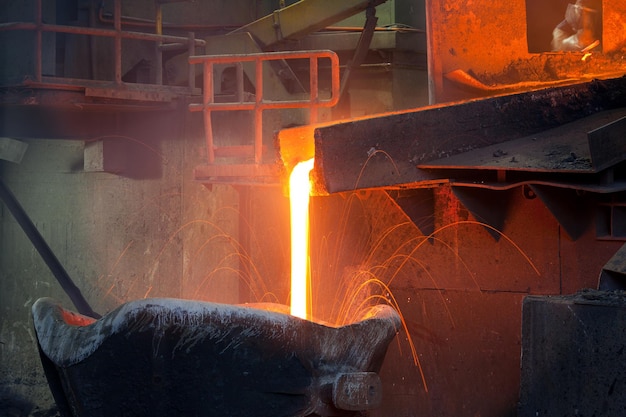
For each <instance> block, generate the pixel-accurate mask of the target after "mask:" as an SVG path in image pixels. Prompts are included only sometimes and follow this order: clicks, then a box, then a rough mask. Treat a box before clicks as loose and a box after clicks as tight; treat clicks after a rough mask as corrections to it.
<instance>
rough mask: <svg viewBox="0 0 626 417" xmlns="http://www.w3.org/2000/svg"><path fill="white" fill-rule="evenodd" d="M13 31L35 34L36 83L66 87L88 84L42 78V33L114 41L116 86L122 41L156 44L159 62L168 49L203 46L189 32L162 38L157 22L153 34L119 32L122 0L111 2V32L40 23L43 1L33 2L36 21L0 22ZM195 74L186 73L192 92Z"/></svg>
mask: <svg viewBox="0 0 626 417" xmlns="http://www.w3.org/2000/svg"><path fill="white" fill-rule="evenodd" d="M155 3H156V4H157V6H158V7H157V12H158V13H160V3H159V2H158V1H157V2H155ZM157 16H158V14H157ZM12 30H28V31H34V32H35V60H34V62H35V68H34V74H33V78H34V81H35V82H36V83H45V84H54V83H55V82H58V83H60V84H65V85H74V86H84V85H85V84H87V85H89V82H90V81H93V80H87V79H71V78H66V77H44V76H43V75H42V66H43V65H42V60H43V59H42V35H43V33H44V32H56V33H68V34H75V35H89V36H98V37H108V38H113V39H114V51H115V53H114V61H113V65H114V71H113V72H114V79H113V80H112V81H114V83H115V85H116V86H121V85H122V40H123V39H138V40H145V41H152V42H155V44H156V45H157V48H156V51H157V52H156V53H157V62H158V63H159V64H160V63H161V62H162V52H163V51H166V50H171V49H174V48H175V49H183V50H184V49H187V50H188V52H189V55H193V54H194V53H195V47H196V46H204V45H205V41H204V40H202V39H195V38H194V34H193V33H192V32H190V33H189V36H188V37H181V36H171V35H163V34H162V31H161V22H160V21H158V20H157V22H156V24H155V31H156V33H144V32H131V31H124V30H122V0H115V1H114V13H113V29H103V28H95V27H84V26H67V25H53V24H47V23H43V18H42V0H36V1H35V22H7V23H0V31H12ZM156 71H157V75H156V84H157V85H162V84H163V79H162V78H163V77H162V69H161V66H160V65H158V66H157V68H156ZM194 79H195V77H194V74H193V73H192V72H191V71H190V72H189V89H190V91H192V90H193V89H194Z"/></svg>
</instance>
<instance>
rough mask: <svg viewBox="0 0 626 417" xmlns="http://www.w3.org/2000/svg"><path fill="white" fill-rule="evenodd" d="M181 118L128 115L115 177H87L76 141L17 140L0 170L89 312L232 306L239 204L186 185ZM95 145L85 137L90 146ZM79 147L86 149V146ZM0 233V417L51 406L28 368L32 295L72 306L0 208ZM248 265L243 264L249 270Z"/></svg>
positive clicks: (189, 154) (225, 192)
mask: <svg viewBox="0 0 626 417" xmlns="http://www.w3.org/2000/svg"><path fill="white" fill-rule="evenodd" d="M186 116H187V115H186V114H185V113H184V112H183V113H179V114H173V113H169V114H167V117H163V114H156V115H154V114H149V115H143V116H137V115H135V116H133V117H131V118H129V119H131V120H128V122H127V123H122V124H121V125H120V134H119V135H111V136H104V137H103V138H101V140H103V141H105V142H106V141H118V142H119V145H120V147H121V148H118V149H122V152H124V153H125V154H126V156H131V157H132V158H125V160H124V164H125V170H124V171H123V172H122V173H121V174H111V173H107V172H86V171H85V170H84V169H83V162H84V149H85V143H86V142H85V141H82V140H81V141H78V140H50V139H47V140H46V139H28V140H25V141H26V142H27V143H28V145H29V147H28V150H27V152H26V155H25V157H24V159H23V160H22V162H21V163H20V164H19V165H18V164H13V163H10V162H6V161H3V163H2V166H1V169H2V179H3V181H4V182H5V183H6V184H7V186H8V187H9V188H10V189H11V190H13V193H14V194H15V196H16V198H17V199H18V200H19V201H20V202H21V204H22V206H23V208H24V210H25V211H26V212H27V214H28V215H29V216H30V217H31V219H32V220H33V222H34V223H35V225H36V226H37V228H38V229H39V231H40V232H41V234H42V235H43V237H44V239H45V240H46V241H47V242H48V244H49V246H50V247H51V249H52V250H53V251H54V252H55V254H56V256H57V257H58V259H59V261H60V262H61V263H62V264H63V265H64V266H65V269H66V270H67V272H68V273H69V275H70V276H71V277H72V278H73V279H74V281H75V283H76V285H77V286H78V287H79V288H80V289H81V290H82V293H83V295H84V296H85V298H86V299H87V300H88V301H89V302H90V303H91V305H92V307H93V309H94V310H95V311H97V312H99V313H101V314H102V313H105V312H107V311H109V310H111V309H113V308H114V307H116V306H118V305H120V304H121V303H123V302H124V301H127V300H132V299H137V298H144V297H181V298H193V299H205V300H212V301H219V302H230V303H232V302H237V301H239V288H240V285H239V284H240V282H241V280H240V277H239V275H238V272H237V271H238V270H239V268H240V263H241V258H242V257H245V256H246V255H244V254H243V252H244V250H243V248H241V247H240V246H238V244H237V242H238V236H239V223H240V219H239V195H238V193H237V191H236V190H234V189H233V188H231V187H228V186H215V187H214V188H213V190H208V189H206V188H205V187H204V186H202V185H201V184H198V183H195V182H193V180H192V178H193V177H192V174H191V170H192V168H193V167H194V166H195V164H197V163H198V162H199V160H200V159H201V153H200V150H201V146H202V141H201V136H199V135H197V133H198V132H197V131H196V134H195V136H194V134H192V133H191V132H190V131H189V130H186V127H188V126H186V125H185V120H186ZM94 140H95V138H94ZM87 143H91V142H90V141H87ZM138 167H140V168H138ZM1 210H2V217H1V223H0V231H1V232H0V248H1V250H0V253H1V254H2V255H1V256H0V277H1V278H0V297H1V302H0V305H1V306H2V313H1V315H0V342H1V343H0V363H1V364H2V366H0V386H1V387H2V388H1V389H0V414H2V415H13V414H3V413H9V412H8V411H7V410H8V407H9V406H10V403H11V402H18V403H19V402H20V401H21V400H20V399H23V400H24V404H23V405H20V406H19V407H21V409H22V411H20V412H21V413H22V414H16V415H28V408H29V404H30V406H34V405H37V406H40V407H44V408H45V407H46V406H48V405H49V402H50V401H51V398H50V396H49V394H48V389H47V386H46V383H45V380H44V379H43V375H42V372H41V368H40V365H39V364H38V361H39V359H38V356H37V349H36V344H35V340H34V333H33V329H32V324H31V322H30V321H31V319H30V306H31V305H32V303H33V302H34V301H35V300H36V299H37V298H39V297H43V296H46V297H48V296H49V297H53V298H57V299H59V300H60V301H61V302H62V303H63V304H64V305H65V306H67V307H69V308H72V307H73V306H72V304H71V302H70V300H69V298H68V297H67V296H66V295H65V294H64V292H63V291H62V290H61V288H60V286H59V284H58V283H57V282H56V280H55V278H54V277H53V275H52V274H51V273H50V271H49V270H48V268H47V267H46V265H45V264H44V262H43V261H42V259H41V257H40V256H39V255H38V253H37V252H36V251H35V249H34V248H33V246H32V244H31V243H30V241H29V240H28V239H27V237H26V235H25V234H24V233H23V231H22V230H21V228H20V227H19V225H18V224H17V223H16V221H15V220H14V218H13V216H12V215H11V213H10V212H9V211H8V210H7V209H6V207H5V206H4V205H2V206H1ZM252 262H253V261H252Z"/></svg>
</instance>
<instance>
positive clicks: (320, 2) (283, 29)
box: [232, 0, 387, 49]
mask: <svg viewBox="0 0 626 417" xmlns="http://www.w3.org/2000/svg"><path fill="white" fill-rule="evenodd" d="M385 1H387V0H341V1H337V0H302V1H299V2H297V3H294V4H292V5H290V6H288V7H285V8H283V9H278V10H276V11H274V13H272V14H271V15H267V16H265V17H263V18H261V19H258V20H256V21H254V22H252V23H250V24H248V25H245V26H242V27H241V28H239V29H237V30H235V31H233V32H232V33H241V32H249V33H250V34H251V35H252V36H253V37H254V38H255V40H256V41H257V42H258V43H259V45H260V46H261V47H262V48H264V49H265V48H269V47H270V46H272V45H276V44H278V43H281V42H284V41H286V40H298V39H301V38H303V37H304V36H306V35H308V34H310V33H312V32H317V31H318V30H321V29H323V28H325V27H326V26H328V25H331V24H333V23H336V22H339V21H340V20H343V19H345V18H347V17H350V16H352V15H355V14H357V13H359V12H361V11H363V10H365V9H367V7H368V6H378V5H379V4H382V3H384V2H385Z"/></svg>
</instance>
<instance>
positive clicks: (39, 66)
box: [35, 0, 43, 82]
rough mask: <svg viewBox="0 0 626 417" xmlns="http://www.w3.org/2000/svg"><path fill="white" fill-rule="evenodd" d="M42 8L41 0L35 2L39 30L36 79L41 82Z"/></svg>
mask: <svg viewBox="0 0 626 417" xmlns="http://www.w3.org/2000/svg"><path fill="white" fill-rule="evenodd" d="M41 13H42V10H41V0H37V1H36V2H35V24H36V25H37V31H36V32H35V54H36V56H35V80H36V81H37V82H41V77H42V72H43V70H42V65H43V64H42V60H43V57H42V56H41V55H42V52H43V51H42V49H43V48H42V39H41V37H42V30H43V29H42V27H41V25H42V23H43V19H42V16H41Z"/></svg>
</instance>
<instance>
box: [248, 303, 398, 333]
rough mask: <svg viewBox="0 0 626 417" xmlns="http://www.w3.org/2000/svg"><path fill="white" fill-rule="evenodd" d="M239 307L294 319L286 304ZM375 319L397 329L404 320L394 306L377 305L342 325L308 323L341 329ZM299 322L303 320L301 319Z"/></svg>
mask: <svg viewBox="0 0 626 417" xmlns="http://www.w3.org/2000/svg"><path fill="white" fill-rule="evenodd" d="M238 306H240V307H244V308H251V309H257V310H263V311H270V312H273V313H280V314H286V315H289V316H290V317H293V316H291V315H290V313H289V306H288V305H285V304H279V303H246V304H238ZM294 318H295V319H298V318H297V317H294ZM373 318H376V319H380V320H391V321H393V322H394V324H395V325H396V327H398V326H399V325H400V324H401V320H402V319H401V317H400V314H399V313H398V312H397V311H396V309H395V308H393V307H392V306H390V305H388V304H377V305H372V306H369V307H366V308H363V309H361V310H360V311H359V312H358V313H357V314H355V315H354V320H351V321H347V322H344V323H342V324H333V323H332V322H330V321H327V320H322V319H319V318H317V317H311V318H309V319H308V320H307V321H311V322H313V323H315V324H319V325H322V326H326V327H332V328H339V327H344V326H350V325H352V324H355V323H358V322H361V321H365V320H370V319H373ZM299 320H302V319H299Z"/></svg>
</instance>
